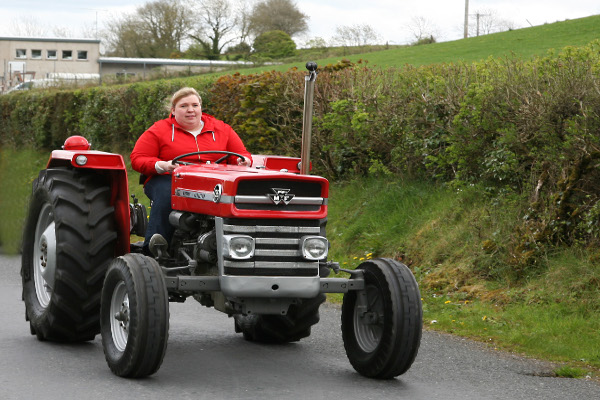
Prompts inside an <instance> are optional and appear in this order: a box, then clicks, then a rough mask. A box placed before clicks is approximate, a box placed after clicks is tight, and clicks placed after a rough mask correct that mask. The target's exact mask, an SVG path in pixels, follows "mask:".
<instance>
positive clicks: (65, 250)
mask: <svg viewBox="0 0 600 400" xmlns="http://www.w3.org/2000/svg"><path fill="white" fill-rule="evenodd" d="M110 194H111V191H110V187H109V185H108V184H107V183H106V181H105V179H104V178H103V177H102V176H101V175H100V174H98V173H92V172H90V171H82V170H69V169H62V168H61V169H48V170H43V171H41V172H40V174H39V176H38V178H37V179H36V180H35V181H34V183H33V193H32V197H31V201H30V204H29V213H28V216H27V220H26V222H25V229H24V234H23V256H22V263H21V276H22V281H23V300H24V301H25V318H26V320H28V321H29V322H30V332H31V333H32V334H35V335H37V337H38V339H40V340H54V341H67V342H78V341H86V340H92V339H94V336H95V335H96V334H98V333H99V332H100V314H99V312H100V291H101V289H102V281H103V279H104V273H105V271H106V268H107V266H108V263H109V261H110V260H111V259H112V258H113V257H114V246H115V242H116V239H117V234H116V230H115V221H114V208H113V207H112V206H111V205H110Z"/></svg>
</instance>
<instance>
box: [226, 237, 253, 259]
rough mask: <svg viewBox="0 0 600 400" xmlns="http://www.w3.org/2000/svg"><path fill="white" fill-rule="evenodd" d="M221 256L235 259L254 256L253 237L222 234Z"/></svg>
mask: <svg viewBox="0 0 600 400" xmlns="http://www.w3.org/2000/svg"><path fill="white" fill-rule="evenodd" d="M223 256H224V257H228V258H233V259H235V260H247V259H249V258H252V257H254V239H253V238H252V237H250V236H233V235H224V236H223Z"/></svg>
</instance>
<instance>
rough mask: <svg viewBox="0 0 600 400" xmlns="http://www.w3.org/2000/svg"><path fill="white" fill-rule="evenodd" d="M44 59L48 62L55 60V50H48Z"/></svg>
mask: <svg viewBox="0 0 600 400" xmlns="http://www.w3.org/2000/svg"><path fill="white" fill-rule="evenodd" d="M46 57H47V58H48V60H56V59H57V58H58V57H57V56H56V50H48V52H47V53H46Z"/></svg>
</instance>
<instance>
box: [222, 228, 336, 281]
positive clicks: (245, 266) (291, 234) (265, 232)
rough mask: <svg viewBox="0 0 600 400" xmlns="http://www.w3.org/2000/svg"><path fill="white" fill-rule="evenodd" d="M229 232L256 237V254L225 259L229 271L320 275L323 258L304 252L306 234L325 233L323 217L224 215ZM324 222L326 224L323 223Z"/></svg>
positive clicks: (230, 273)
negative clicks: (312, 257) (305, 255)
mask: <svg viewBox="0 0 600 400" xmlns="http://www.w3.org/2000/svg"><path fill="white" fill-rule="evenodd" d="M223 222H224V223H223V233H224V234H225V235H230V234H239V235H248V236H252V237H253V238H254V239H255V244H256V247H255V252H254V258H252V259H250V260H229V259H225V260H224V261H223V266H224V272H225V275H245V276H317V275H318V274H319V262H318V261H308V260H305V259H304V258H303V257H302V255H301V250H300V239H301V238H302V237H303V236H314V235H321V236H324V230H325V229H324V221H319V220H308V221H307V220H298V221H293V220H241V219H224V221H223ZM321 222H323V224H322V225H321Z"/></svg>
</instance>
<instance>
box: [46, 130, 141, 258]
mask: <svg viewBox="0 0 600 400" xmlns="http://www.w3.org/2000/svg"><path fill="white" fill-rule="evenodd" d="M89 148H90V145H89V142H88V141H87V140H86V139H85V138H84V137H82V136H71V137H69V138H67V140H66V141H65V144H64V146H63V150H54V151H52V154H51V155H50V159H49V160H48V163H47V165H46V168H56V167H72V168H78V169H88V170H96V171H98V173H103V174H106V176H108V178H109V182H110V188H111V205H112V206H113V207H114V210H115V224H116V230H117V235H118V237H117V245H116V248H115V257H118V256H121V255H123V254H126V253H129V245H130V238H129V235H130V228H131V227H130V221H131V219H130V215H129V185H128V180H127V169H126V167H125V162H124V161H123V157H122V156H121V155H120V154H114V153H106V152H103V151H96V150H89Z"/></svg>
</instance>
